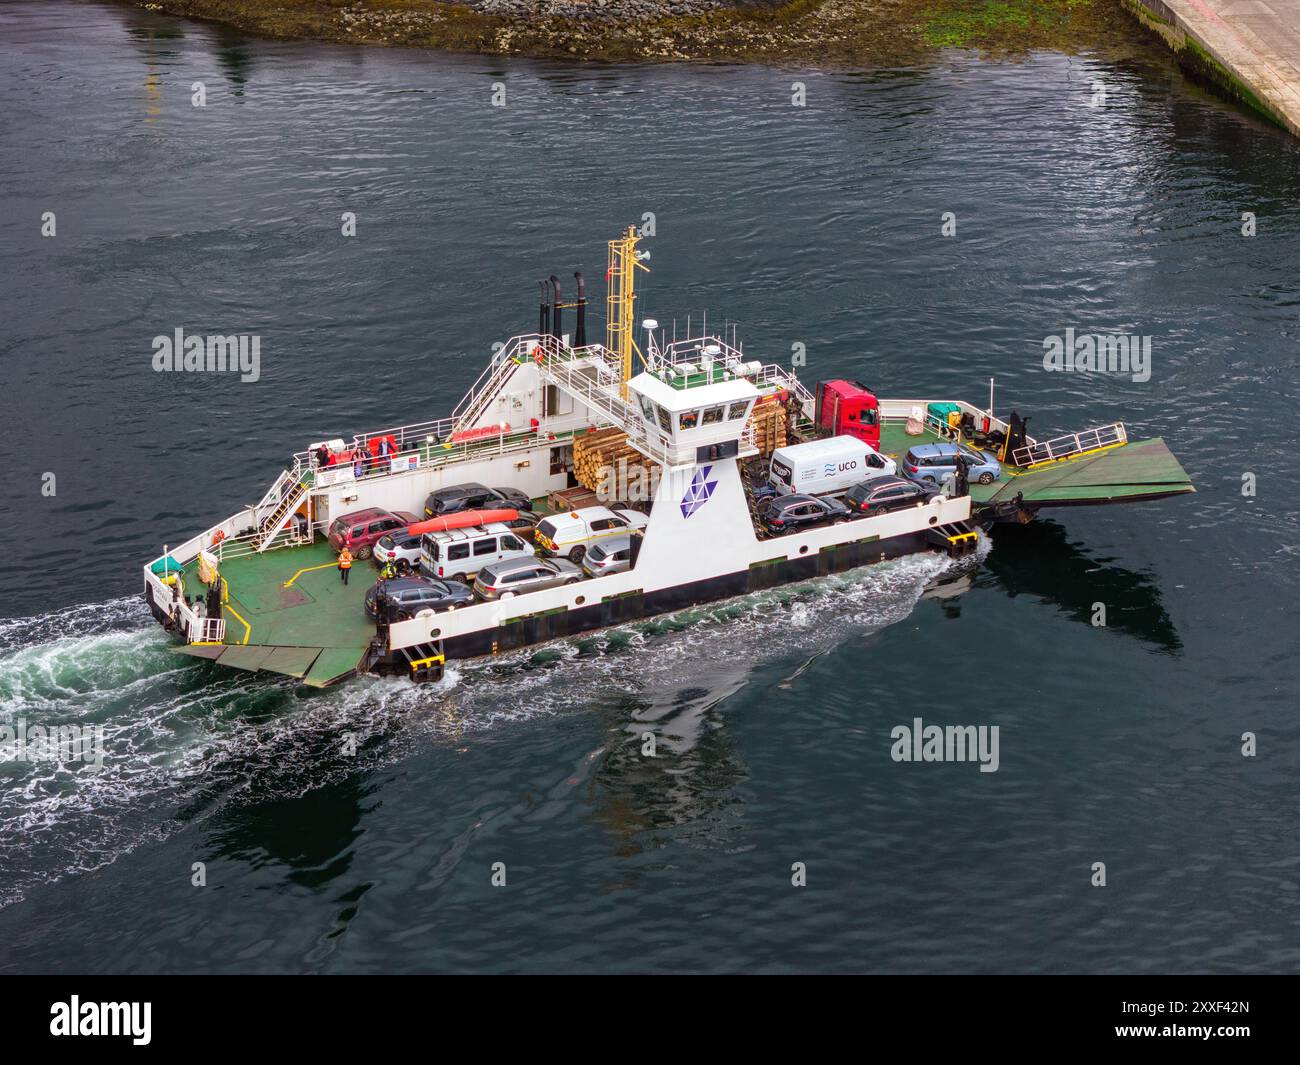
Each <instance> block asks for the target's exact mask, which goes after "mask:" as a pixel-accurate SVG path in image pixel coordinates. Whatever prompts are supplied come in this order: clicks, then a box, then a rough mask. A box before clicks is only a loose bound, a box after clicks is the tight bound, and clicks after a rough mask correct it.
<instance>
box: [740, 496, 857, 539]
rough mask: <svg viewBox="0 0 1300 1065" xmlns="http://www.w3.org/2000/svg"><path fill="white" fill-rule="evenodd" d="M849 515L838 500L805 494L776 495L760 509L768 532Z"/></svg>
mask: <svg viewBox="0 0 1300 1065" xmlns="http://www.w3.org/2000/svg"><path fill="white" fill-rule="evenodd" d="M851 516H852V511H850V510H849V508H848V507H846V506H845V505H844V504H843V503H841V502H839V501H838V500H835V499H822V498H821V497H820V496H805V495H793V496H777V497H776V498H775V499H773V500H771V501H770V502H768V503H766V504H764V506H763V509H762V511H760V519H761V520H762V522H763V526H764V528H766V529H767V531H768V532H770V533H785V532H790V531H791V530H792V529H806V528H809V527H810V526H813V525H822V524H824V523H825V522H828V521H838V520H840V519H842V518H848V517H851Z"/></svg>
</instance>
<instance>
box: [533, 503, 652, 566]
mask: <svg viewBox="0 0 1300 1065" xmlns="http://www.w3.org/2000/svg"><path fill="white" fill-rule="evenodd" d="M649 521H650V519H649V518H647V517H646V516H645V515H644V514H642V513H641V512H640V511H639V510H627V509H623V508H619V509H616V510H610V509H609V508H608V507H583V508H582V509H580V510H570V511H566V512H564V513H562V514H550V515H547V516H546V517H545V518H543V519H542V520H541V521H539V522H538V523H537V532H536V533H535V534H534V535H533V543H535V544H536V545H537V546H538V547H539V548H540V549H541V550H542V551H543V552H545V553H546V554H548V555H552V556H559V555H563V556H564V557H565V558H567V559H568V560H569V561H570V562H573V563H578V562H581V561H582V556H583V555H585V554H586V553H587V551H588V550H589V549H590V548H591V546H592V545H593V544H595V543H597V542H599V541H601V540H607V539H610V538H612V537H615V536H623V535H625V534H626V533H628V532H629V531H633V530H635V531H637V532H641V531H643V530H644V529H645V527H646V525H647V524H649Z"/></svg>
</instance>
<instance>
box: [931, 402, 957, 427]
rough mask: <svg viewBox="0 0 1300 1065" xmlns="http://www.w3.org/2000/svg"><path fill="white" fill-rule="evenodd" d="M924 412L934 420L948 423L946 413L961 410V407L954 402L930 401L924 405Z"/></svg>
mask: <svg viewBox="0 0 1300 1065" xmlns="http://www.w3.org/2000/svg"><path fill="white" fill-rule="evenodd" d="M925 409H926V412H927V413H928V414H929V415H930V417H931V418H934V419H935V420H936V421H939V422H943V424H944V425H947V424H948V415H949V414H951V413H952V412H953V411H957V412H958V413H960V412H961V408H960V407H959V406H957V404H956V403H930V404H927V405H926V408H925Z"/></svg>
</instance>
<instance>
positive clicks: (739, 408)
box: [727, 399, 749, 421]
mask: <svg viewBox="0 0 1300 1065" xmlns="http://www.w3.org/2000/svg"><path fill="white" fill-rule="evenodd" d="M748 410H749V400H747V399H742V400H737V401H736V402H735V403H733V404H732V405H731V409H730V410H729V411H727V417H728V418H730V419H731V420H732V421H736V420H738V419H740V418H743V417H744V416H745V414H746V412H747V411H748Z"/></svg>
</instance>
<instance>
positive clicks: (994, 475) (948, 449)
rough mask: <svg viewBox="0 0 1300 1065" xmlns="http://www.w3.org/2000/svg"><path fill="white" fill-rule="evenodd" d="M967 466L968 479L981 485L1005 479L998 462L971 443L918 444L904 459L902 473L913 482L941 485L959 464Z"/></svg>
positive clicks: (955, 470) (954, 472) (954, 471)
mask: <svg viewBox="0 0 1300 1065" xmlns="http://www.w3.org/2000/svg"><path fill="white" fill-rule="evenodd" d="M958 462H963V463H965V465H966V476H967V477H968V478H969V479H970V480H972V481H979V483H980V484H992V483H993V482H994V481H996V480H997V479H998V478H999V477H1001V476H1002V467H1001V466H1000V465H999V464H998V460H997V459H995V458H994V457H993V456H992V455H990V454H989V453H988V452H987V451H980V450H978V449H977V448H973V447H971V446H970V445H969V444H947V443H946V444H918V445H917V446H916V447H914V448H912V450H911V451H909V452H908V453H907V455H906V456H904V458H903V462H902V471H901V472H902V474H903V476H904V477H906V478H907V479H908V480H911V481H929V482H930V483H931V484H942V483H943V482H944V481H946V480H947V479H948V478H949V477H952V476H953V475H954V474H956V472H957V463H958Z"/></svg>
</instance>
